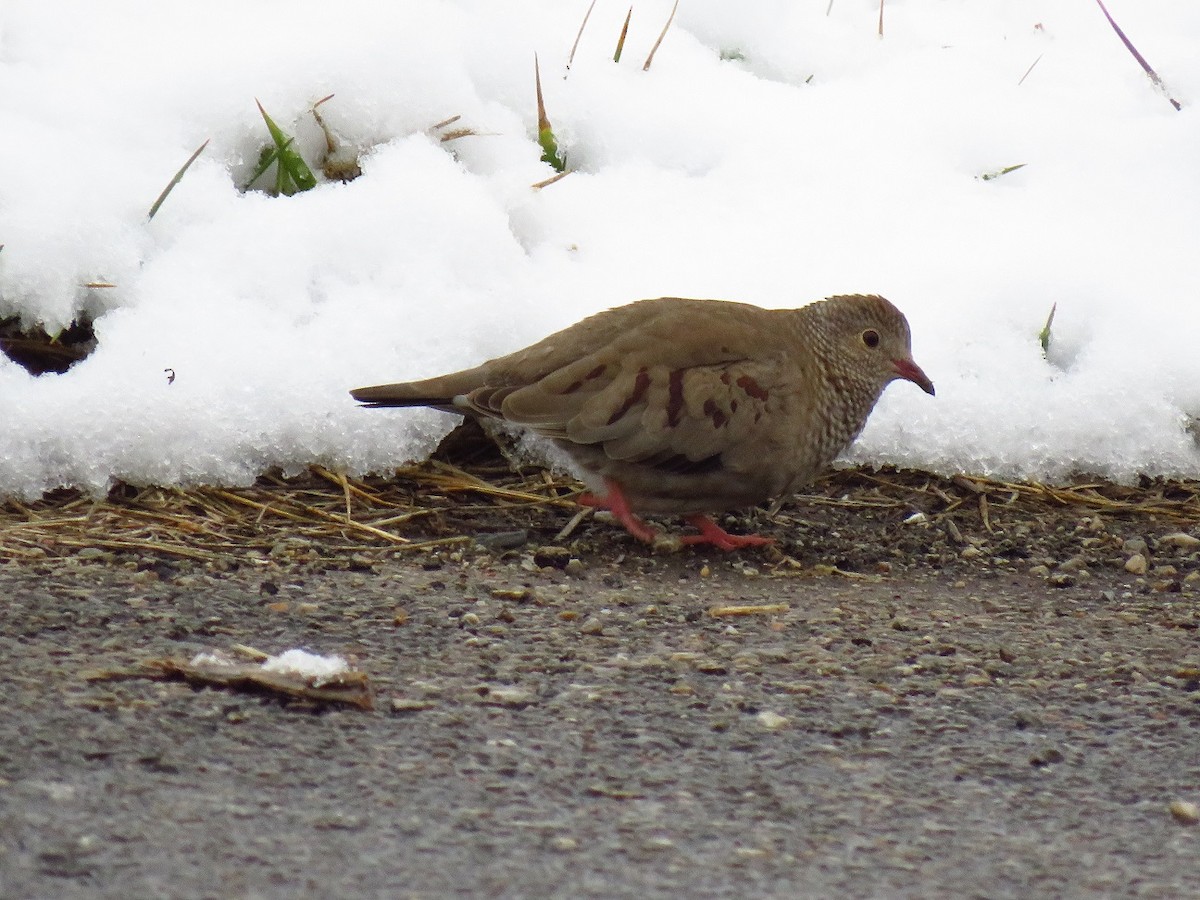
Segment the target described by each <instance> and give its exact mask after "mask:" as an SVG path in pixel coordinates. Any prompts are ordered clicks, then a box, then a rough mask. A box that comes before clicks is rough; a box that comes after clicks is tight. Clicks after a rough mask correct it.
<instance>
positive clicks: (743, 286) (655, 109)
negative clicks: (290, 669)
mask: <svg viewBox="0 0 1200 900" xmlns="http://www.w3.org/2000/svg"><path fill="white" fill-rule="evenodd" d="M587 3H588V0H577V2H571V3H562V2H533V0H524V2H521V0H517V2H513V3H505V4H492V3H484V2H471V0H441V2H434V0H410V2H407V3H403V4H358V5H354V6H353V7H352V8H351V9H349V10H348V11H345V12H338V11H335V10H333V9H331V8H330V7H329V6H328V5H327V4H317V3H312V2H308V0H291V2H288V3H286V4H285V3H281V2H260V3H255V4H249V5H247V4H240V3H232V2H227V0H225V2H223V0H217V2H214V3H210V4H205V5H204V6H203V7H202V8H191V7H183V6H179V5H177V4H163V3H154V2H148V0H147V2H133V0H116V2H113V3H105V4H93V3H87V2H83V0H61V2H58V3H54V4H46V3H40V2H32V0H14V2H10V3H9V4H7V5H6V7H5V9H4V13H3V16H0V128H2V130H3V133H4V134H5V135H6V140H5V141H4V142H3V143H2V144H0V171H2V172H4V173H5V174H4V175H3V176H0V242H2V243H3V244H4V249H3V251H2V252H0V318H3V317H4V316H8V315H20V316H21V317H22V319H23V321H25V322H26V323H35V322H41V323H44V324H45V326H46V328H47V330H49V331H51V332H55V331H57V330H59V329H61V328H62V327H63V326H65V325H67V324H68V323H69V322H70V321H71V320H72V319H73V318H74V317H75V316H76V315H78V314H80V313H81V312H84V313H87V314H90V315H95V316H97V318H96V321H95V329H96V334H97V337H98V341H99V344H98V348H97V350H96V351H95V352H94V353H93V354H92V355H91V356H90V357H89V358H87V359H86V360H84V361H83V362H81V363H79V364H78V365H76V366H75V367H74V368H72V369H71V370H70V371H68V372H67V373H65V374H63V375H44V376H40V377H34V376H32V375H30V374H28V373H27V372H25V370H23V369H22V368H20V367H19V366H18V365H16V364H15V363H12V362H10V361H8V360H7V359H0V423H2V424H0V496H18V497H23V498H30V497H36V496H39V495H40V494H41V493H42V492H44V491H46V490H48V489H52V488H55V487H57V486H60V485H69V486H78V487H82V488H84V489H87V490H90V491H103V490H105V489H106V488H107V487H108V486H109V485H110V484H111V483H112V482H113V481H114V480H116V479H123V480H126V481H129V482H133V483H135V484H145V483H158V484H182V485H190V484H199V483H221V484H227V485H238V484H247V483H249V482H251V481H252V480H253V479H254V477H255V476H256V475H258V474H259V473H260V472H262V471H263V470H264V469H266V468H268V467H271V466H280V467H282V468H283V469H284V470H285V471H299V470H302V469H303V468H304V467H305V466H307V465H308V464H310V463H314V462H317V463H322V464H324V465H326V466H330V467H333V468H336V469H340V470H344V471H347V472H350V473H352V474H361V473H365V472H370V471H376V472H384V471H387V470H388V469H389V468H391V467H394V466H396V465H399V464H402V463H404V462H406V461H409V460H413V459H419V458H421V457H422V456H423V455H425V454H426V453H428V451H429V450H430V449H431V448H432V447H433V446H434V445H435V444H436V442H437V440H438V438H439V437H440V436H441V435H442V434H443V433H445V431H446V430H447V429H448V428H449V427H450V426H451V425H452V424H453V421H454V420H453V419H452V418H451V417H448V416H445V415H444V414H440V413H436V412H431V411H364V410H362V409H359V408H358V407H357V406H356V405H355V404H354V403H353V401H351V399H350V398H349V396H348V395H347V393H346V392H347V390H348V389H349V388H352V387H356V386H360V385H365V384H371V383H376V382H380V381H393V380H401V379H408V378H415V377H422V376H428V375H433V374H438V373H440V372H443V371H448V370H452V369H455V368H459V367H463V366H467V365H470V364H474V363H476V362H478V361H480V360H482V359H484V358H488V357H490V356H495V355H499V354H501V353H504V352H507V351H510V350H513V349H517V348H518V347H521V346H524V345H525V344H527V343H530V342H532V341H534V340H536V339H538V338H540V337H542V336H544V335H545V334H547V333H549V332H550V331H552V330H555V329H558V328H561V327H563V326H566V325H568V324H570V323H571V322H573V321H575V320H577V319H579V318H582V317H583V316H585V315H587V314H590V313H593V312H596V311H598V310H600V309H603V308H606V307H609V306H614V305H619V304H622V303H625V302H628V301H631V300H635V299H638V298H641V297H649V296H658V295H676V296H706V297H722V298H726V299H736V300H744V301H749V302H753V303H759V304H761V305H764V306H771V307H782V306H798V305H802V304H804V303H807V302H810V301H812V300H815V299H819V298H821V297H823V296H827V295H829V294H834V293H852V292H872V293H881V294H884V295H885V296H887V297H888V298H889V299H891V300H892V301H893V302H894V303H896V304H897V305H898V306H899V307H900V308H901V309H902V310H904V311H905V313H906V314H907V315H908V318H909V320H910V323H911V325H912V330H913V335H914V354H915V357H916V359H917V361H918V362H919V363H920V364H921V365H922V367H923V368H924V369H925V370H926V372H928V373H929V375H930V376H931V377H932V378H933V380H934V382H935V383H936V385H937V389H938V394H937V397H936V398H935V399H931V398H929V397H927V396H925V395H924V394H922V393H921V392H920V391H919V390H917V389H916V388H915V387H913V386H912V385H909V384H906V383H898V384H896V385H893V386H892V387H891V388H889V389H888V391H887V392H886V394H885V396H884V399H883V401H882V402H881V403H880V405H879V406H878V407H877V409H876V411H875V414H874V415H873V417H872V419H871V421H870V423H869V425H868V427H867V429H866V431H865V432H864V433H863V435H862V437H861V438H860V440H859V442H858V443H857V445H856V446H855V447H854V448H853V449H852V451H851V452H850V453H849V454H848V459H849V460H850V461H852V462H856V463H867V464H895V465H901V466H909V467H917V468H923V469H928V470H932V471H937V472H942V473H949V472H955V471H965V472H970V473H977V474H987V475H993V476H999V477H1006V478H1035V479H1042V480H1051V481H1053V480H1062V479H1066V478H1069V477H1070V476H1071V475H1073V474H1076V473H1086V474H1095V475H1101V476H1106V477H1109V478H1113V479H1117V480H1126V481H1127V480H1130V479H1133V478H1135V477H1136V476H1137V475H1139V474H1145V475H1150V476H1181V477H1200V447H1198V446H1197V439H1196V438H1195V437H1194V436H1193V434H1192V431H1191V430H1189V427H1190V426H1191V424H1192V422H1193V421H1194V419H1195V417H1197V416H1200V353H1197V352H1196V347H1195V344H1196V338H1197V336H1198V335H1200V303H1197V294H1196V285H1197V276H1198V274H1200V273H1198V271H1197V270H1198V269H1200V253H1197V247H1200V212H1198V210H1200V166H1198V165H1197V164H1196V155H1195V151H1196V147H1197V146H1200V115H1198V109H1200V106H1198V104H1200V6H1197V5H1196V4H1195V3H1193V2H1188V0H1159V2H1156V3H1152V4H1150V3H1133V2H1131V0H1111V2H1109V3H1108V4H1107V5H1108V8H1109V10H1110V11H1111V12H1112V14H1113V16H1114V18H1115V19H1116V21H1117V22H1118V23H1119V24H1120V25H1121V26H1122V27H1123V28H1124V30H1125V31H1126V33H1127V34H1128V35H1129V36H1130V38H1131V39H1132V40H1133V42H1134V43H1135V44H1136V45H1137V47H1138V48H1139V50H1141V52H1142V53H1143V54H1144V55H1145V56H1146V57H1147V59H1148V60H1149V61H1150V63H1151V64H1152V65H1154V66H1155V68H1156V69H1157V71H1158V72H1159V74H1160V75H1162V77H1163V79H1164V80H1165V81H1166V83H1167V85H1168V86H1169V88H1170V90H1171V92H1172V95H1173V96H1175V97H1176V98H1177V99H1179V100H1180V101H1181V102H1182V103H1183V110H1182V111H1181V112H1177V111H1175V110H1174V109H1173V108H1172V107H1171V105H1170V104H1169V103H1168V102H1167V100H1166V98H1165V97H1164V96H1163V95H1162V94H1161V93H1159V92H1158V91H1157V90H1156V89H1155V88H1154V87H1153V86H1152V85H1151V83H1150V81H1149V80H1148V79H1147V77H1146V76H1145V74H1144V73H1143V72H1142V71H1141V69H1140V68H1139V67H1138V65H1137V63H1136V62H1135V61H1134V60H1133V58H1132V57H1131V56H1130V55H1129V53H1128V52H1127V51H1126V49H1125V48H1124V47H1123V46H1122V45H1121V43H1120V41H1119V40H1118V38H1117V37H1116V35H1115V34H1114V33H1113V31H1112V29H1111V28H1110V26H1109V25H1108V23H1107V22H1106V21H1105V19H1104V17H1103V15H1102V14H1101V12H1100V10H1099V7H1097V6H1095V5H1093V4H1089V3H1086V2H1081V3H1074V4H1064V3H1049V2H1045V0H1007V2H1003V3H1000V2H994V3H985V4H981V3H969V2H966V0H940V2H933V3H930V2H921V3H918V2H915V0H887V2H886V3H885V6H884V35H883V37H882V38H880V37H879V36H878V35H877V33H876V26H877V18H878V11H879V5H878V3H877V2H875V0H835V2H834V3H833V5H832V8H831V9H830V11H829V14H828V15H826V9H827V7H828V6H829V4H828V0H803V2H799V0H786V2H785V0H757V2H751V3H744V4H730V3H727V2H722V0H682V2H681V3H680V7H679V11H678V15H677V17H676V20H675V22H674V24H673V25H672V26H671V29H670V31H669V32H668V33H667V35H666V38H665V40H664V41H663V44H662V46H661V47H660V48H659V50H658V52H657V54H656V56H655V59H654V64H653V66H652V67H651V69H650V70H649V71H648V72H643V71H642V61H643V60H644V59H645V56H646V54H647V53H648V52H649V49H650V46H651V45H652V44H653V42H654V40H655V39H656V38H657V37H658V33H659V31H660V30H661V27H662V24H663V23H664V22H665V21H666V19H667V15H668V14H669V11H670V2H669V0H645V2H641V3H639V4H637V6H636V7H635V9H634V12H633V19H632V23H631V27H630V32H629V38H628V40H627V43H626V45H625V49H624V56H623V58H622V61H621V62H620V64H613V62H612V60H611V56H612V51H613V48H614V45H615V41H616V36H617V34H618V32H619V30H620V24H621V21H622V20H623V19H624V16H625V12H626V10H627V9H628V4H625V3H615V2H611V0H599V2H597V4H596V8H595V11H594V12H593V14H592V17H591V21H590V22H589V23H588V26H587V29H586V30H585V31H584V33H583V36H582V40H581V41H580V43H579V48H578V51H577V53H576V56H575V60H574V63H573V65H572V67H571V70H570V73H569V76H568V77H567V78H565V79H564V78H563V73H564V71H565V67H566V62H567V55H568V53H569V51H570V48H571V44H572V42H573V41H574V40H575V36H576V32H577V31H578V28H579V23H580V22H581V21H582V19H583V14H584V12H585V10H586V8H587ZM535 52H536V53H537V54H538V57H539V59H540V62H541V67H542V83H543V88H544V90H545V95H546V106H547V112H548V114H549V116H550V119H551V122H552V123H553V125H554V128H555V131H556V133H557V134H558V138H559V143H560V147H561V148H562V150H563V151H564V152H565V154H566V156H567V158H568V164H569V167H570V168H571V169H573V170H574V171H573V172H572V174H570V175H568V176H567V177H566V178H564V179H563V180H561V181H559V182H557V183H555V184H553V185H550V186H549V187H546V188H544V189H542V190H534V189H533V188H531V187H530V185H532V184H533V183H535V182H540V181H543V180H545V179H546V178H548V177H549V176H550V175H552V174H553V172H552V170H551V169H550V168H549V166H547V165H546V164H545V163H542V162H541V161H540V155H541V151H540V148H539V147H538V146H537V144H536V141H535V139H534V133H535V115H534V100H533V56H534V53H535ZM723 54H724V55H725V56H732V57H734V58H732V59H722V58H721V57H722V55H723ZM1035 60H1036V61H1037V64H1036V65H1034V66H1033V68H1032V70H1029V69H1030V66H1031V65H1032V64H1033V63H1034V62H1035ZM1027 70H1028V74H1026V73H1027ZM1023 75H1025V76H1026V77H1025V78H1024V81H1023V83H1020V84H1018V82H1019V81H1020V80H1021V78H1022V76H1023ZM331 93H332V94H334V95H335V96H334V98H333V99H332V100H330V101H328V102H327V103H325V104H324V105H323V106H322V107H321V112H322V115H323V116H324V118H325V120H326V122H327V123H328V124H329V125H330V127H331V128H332V129H333V130H334V131H335V133H336V134H337V135H338V136H339V138H340V139H341V140H342V141H343V142H344V143H345V144H347V145H348V146H351V147H353V148H357V149H358V150H359V151H360V152H361V154H362V159H361V162H362V170H363V174H362V176H361V177H360V178H358V179H357V180H355V181H352V182H350V183H347V184H341V183H321V184H319V185H318V187H317V188H316V189H314V190H312V191H310V192H308V193H305V194H302V195H297V196H294V197H291V198H271V197H268V196H266V195H264V194H262V193H259V192H255V191H250V192H243V191H241V190H240V189H239V188H240V186H241V184H242V182H243V181H244V180H245V178H246V177H247V176H248V175H249V174H250V172H251V171H252V169H253V167H254V164H255V162H256V161H257V157H258V152H259V149H260V148H261V146H262V145H263V143H264V142H265V140H266V132H265V129H264V127H263V124H262V120H261V118H260V117H259V113H258V110H257V108H256V107H255V104H254V100H255V98H257V99H259V100H261V101H262V103H263V106H264V107H265V108H266V109H267V111H268V112H270V113H271V115H272V117H273V118H274V119H275V121H276V122H277V123H278V124H279V125H280V126H281V127H283V128H284V129H285V130H286V131H288V132H289V133H292V134H295V135H296V136H297V141H296V146H297V148H298V149H299V150H300V151H301V152H302V153H304V154H305V155H306V157H307V158H308V159H309V161H310V162H315V161H316V159H317V157H318V156H319V152H320V149H321V146H322V144H323V137H322V135H321V133H320V131H319V129H318V128H317V126H316V124H315V123H314V121H313V118H312V115H311V114H310V113H309V109H310V108H311V106H312V104H313V103H314V102H315V101H317V100H319V99H320V98H322V97H324V96H325V95H327V94H331ZM453 115H460V116H461V117H462V118H461V119H460V120H459V121H458V122H456V123H455V126H453V127H460V126H461V127H465V128H469V129H471V130H473V131H474V132H475V134H474V135H472V136H467V137H462V138H459V139H457V140H454V141H451V142H448V143H444V144H443V143H441V142H440V141H439V140H437V138H436V137H433V136H431V135H430V134H429V133H428V130H429V129H430V127H431V126H433V125H434V124H435V123H437V122H440V121H442V120H444V119H446V118H448V117H450V116H453ZM205 139H210V141H211V142H210V144H209V146H208V148H207V149H206V151H205V152H204V153H203V154H202V155H201V156H200V158H199V160H198V161H197V162H196V164H195V165H194V166H193V167H192V168H191V169H190V170H189V171H188V173H187V174H186V175H185V176H184V178H183V180H182V181H181V183H180V184H179V186H178V187H177V188H176V189H175V190H174V192H173V193H172V194H171V195H170V197H169V198H168V199H167V201H166V202H165V204H164V205H163V207H162V209H161V210H160V211H159V213H158V214H157V216H156V217H155V218H154V219H153V220H151V221H147V218H146V212H147V210H148V208H149V206H150V204H151V203H152V202H153V201H154V199H155V198H156V197H157V196H158V194H159V192H160V191H161V190H162V189H163V187H164V186H165V185H166V184H167V182H168V181H169V180H170V178H171V176H172V175H173V174H174V173H175V171H176V170H177V169H178V168H179V166H180V165H182V163H183V162H184V160H186V159H187V157H188V156H189V154H190V153H191V152H192V151H193V150H194V149H195V148H196V147H197V146H199V145H200V143H201V142H202V141H204V140H205ZM1019 163H1023V164H1024V167H1023V168H1021V169H1018V170H1016V171H1013V172H1010V173H1008V174H1005V175H1003V176H1000V177H998V178H994V179H991V180H983V179H981V178H980V177H979V176H981V175H982V174H985V173H992V172H996V171H998V170H1000V169H1002V168H1004V167H1006V166H1011V165H1015V164H1019ZM101 281H103V282H109V283H111V284H113V285H115V287H111V288H89V287H85V285H87V284H89V283H95V282H101ZM1053 304H1057V309H1058V311H1057V315H1056V318H1055V320H1054V328H1053V338H1052V343H1051V346H1050V351H1049V353H1048V354H1047V356H1046V357H1043V354H1042V350H1041V347H1040V346H1039V344H1038V340H1037V335H1038V332H1039V331H1040V330H1041V328H1042V325H1043V324H1044V322H1045V320H1046V317H1047V315H1048V313H1049V311H1050V308H1051V306H1052V305H1053ZM167 369H171V370H173V371H174V373H175V378H174V381H173V382H168V378H167V373H166V371H165V370H167Z"/></svg>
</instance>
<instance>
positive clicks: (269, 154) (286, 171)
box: [246, 100, 317, 197]
mask: <svg viewBox="0 0 1200 900" xmlns="http://www.w3.org/2000/svg"><path fill="white" fill-rule="evenodd" d="M254 102H255V103H257V104H258V111H259V112H260V113H262V117H263V121H264V122H266V123H267V131H268V132H269V133H270V135H271V141H272V142H273V146H268V147H264V148H263V152H262V155H261V156H260V157H259V161H258V168H256V169H255V170H254V174H253V175H251V176H250V179H249V180H248V181H247V182H246V188H247V189H249V188H250V186H251V185H252V184H254V182H256V181H258V179H259V178H261V177H262V175H263V174H264V173H265V172H266V171H267V169H269V168H271V164H272V163H275V164H276V166H275V182H274V184H273V185H272V190H271V193H272V194H274V195H275V196H278V195H280V194H283V195H284V196H285V197H290V196H291V195H292V194H295V193H299V192H301V191H310V190H312V189H313V188H314V187H316V186H317V177H316V176H315V175H313V173H312V169H310V168H309V167H308V163H306V162H305V161H304V159H303V157H301V156H300V154H299V153H297V152H296V151H295V150H294V149H293V148H292V143H293V142H294V141H295V140H296V139H295V138H294V137H292V136H291V135H288V134H285V133H284V132H283V129H281V128H280V127H279V126H278V125H276V124H275V122H274V120H273V119H272V118H271V117H270V116H269V115H267V111H266V110H265V109H263V105H262V104H261V103H259V102H258V101H257V100H255V101H254Z"/></svg>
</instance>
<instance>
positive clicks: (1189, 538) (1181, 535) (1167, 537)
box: [1158, 531, 1200, 550]
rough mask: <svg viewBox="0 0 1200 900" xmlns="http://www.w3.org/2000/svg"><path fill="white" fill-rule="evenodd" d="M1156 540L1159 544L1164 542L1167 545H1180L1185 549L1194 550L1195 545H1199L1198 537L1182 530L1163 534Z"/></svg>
mask: <svg viewBox="0 0 1200 900" xmlns="http://www.w3.org/2000/svg"><path fill="white" fill-rule="evenodd" d="M1158 542H1159V543H1160V544H1166V545H1167V546H1169V547H1182V548H1184V549H1186V550H1194V549H1196V548H1197V547H1200V538H1198V537H1196V536H1195V535H1191V534H1188V533H1187V532H1184V531H1176V532H1175V533H1173V534H1164V535H1163V536H1162V537H1160V538H1159V539H1158Z"/></svg>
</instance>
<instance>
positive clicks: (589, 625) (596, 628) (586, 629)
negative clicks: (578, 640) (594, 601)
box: [579, 616, 604, 634]
mask: <svg viewBox="0 0 1200 900" xmlns="http://www.w3.org/2000/svg"><path fill="white" fill-rule="evenodd" d="M579 633H580V634H604V623H603V622H601V621H600V620H599V619H597V618H596V617H595V616H588V617H587V618H586V619H584V620H583V624H582V625H580V626H579Z"/></svg>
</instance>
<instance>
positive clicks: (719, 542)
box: [683, 513, 775, 550]
mask: <svg viewBox="0 0 1200 900" xmlns="http://www.w3.org/2000/svg"><path fill="white" fill-rule="evenodd" d="M684 521H685V522H687V523H688V524H689V525H691V526H693V527H695V528H699V529H700V533H699V534H689V535H685V536H684V537H683V542H684V543H685V544H712V545H713V546H714V547H717V548H718V549H721V550H737V549H738V548H739V547H766V546H769V545H771V544H774V543H775V541H773V540H772V539H771V538H768V537H763V536H761V535H758V534H741V535H739V534H730V533H729V532H728V531H726V530H725V529H724V528H722V527H721V526H720V525H718V524H717V523H716V522H714V521H713V520H712V519H710V518H709V517H708V516H706V515H703V514H701V513H693V514H692V515H690V516H684Z"/></svg>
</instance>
